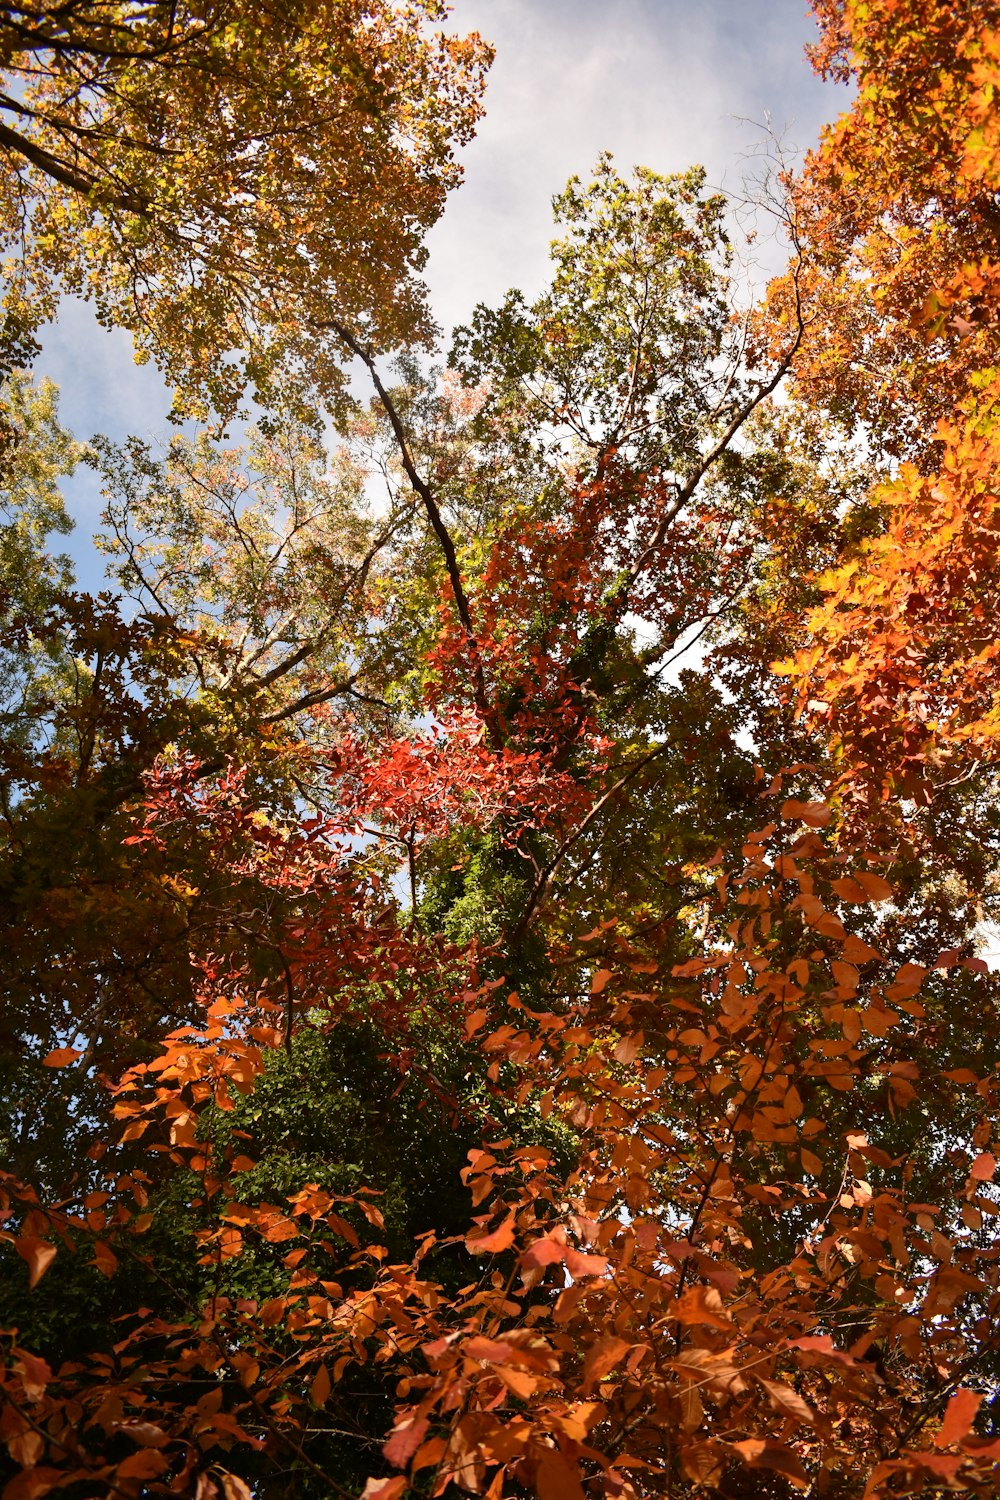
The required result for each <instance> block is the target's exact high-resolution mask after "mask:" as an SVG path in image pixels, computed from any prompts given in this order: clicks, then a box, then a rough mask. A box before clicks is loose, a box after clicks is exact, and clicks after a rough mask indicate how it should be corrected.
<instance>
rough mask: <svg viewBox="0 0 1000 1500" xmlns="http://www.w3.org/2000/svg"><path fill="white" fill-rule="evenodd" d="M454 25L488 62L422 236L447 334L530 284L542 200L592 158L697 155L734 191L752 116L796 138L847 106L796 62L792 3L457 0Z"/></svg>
mask: <svg viewBox="0 0 1000 1500" xmlns="http://www.w3.org/2000/svg"><path fill="white" fill-rule="evenodd" d="M450 25H451V27H452V28H453V29H455V30H458V31H462V32H465V31H471V30H478V31H480V32H481V33H482V35H484V36H486V37H488V38H490V39H491V40H492V41H494V42H495V43H496V48H497V56H496V61H495V63H494V65H493V69H492V74H491V78H490V83H489V87H488V91H487V96H486V116H485V118H484V119H483V120H482V121H481V123H480V128H479V133H478V135H477V138H476V140H475V141H474V142H473V143H472V144H471V146H469V147H468V148H467V150H466V151H465V153H464V156H463V163H464V167H465V182H464V184H463V186H462V187H461V188H460V189H459V190H458V192H457V193H456V194H455V195H454V196H453V198H452V201H451V202H450V204H449V206H448V208H447V209H446V211H445V215H444V218H443V219H442V221H441V222H440V224H439V225H438V226H437V227H436V228H435V229H434V231H433V232H432V235H431V238H430V242H429V244H430V252H431V254H430V262H429V266H428V273H427V280H428V283H429V285H430V288H431V294H432V301H433V306H434V308H435V312H436V315H437V317H438V319H439V321H440V322H441V323H442V324H443V325H444V327H445V328H446V329H447V328H450V327H451V326H452V325H453V324H454V323H456V322H460V321H462V320H464V319H465V318H466V317H467V316H468V315H469V313H470V311H471V309H472V307H473V306H474V305H475V303H476V302H477V301H487V302H491V301H492V302H495V301H497V300H498V299H499V297H500V296H502V294H503V293H504V292H505V291H506V290H507V288H508V287H510V286H512V285H518V286H522V287H523V288H524V289H525V290H526V291H528V292H531V291H534V290H536V289H538V288H539V287H540V285H541V284H542V281H543V278H544V275H545V270H546V263H547V250H548V243H549V240H550V238H551V210H550V200H551V197H552V194H553V193H555V192H557V191H558V190H559V189H560V188H561V187H562V186H563V184H564V183H565V181H566V179H567V178H568V177H569V176H571V175H572V174H574V173H577V174H579V175H581V176H585V175H586V173H587V172H589V170H590V168H591V167H592V165H593V163H594V161H595V159H596V157H597V155H598V153H599V152H600V151H602V150H605V149H607V150H611V151H612V152H613V153H614V154H615V157H616V159H617V161H618V163H619V165H620V166H621V167H623V168H629V167H632V166H634V165H636V164H637V163H641V164H642V165H645V166H649V167H652V168H653V169H654V170H657V171H662V172H675V171H681V170H683V169H684V168H686V167H688V166H690V165H691V164H692V163H694V162H700V163H703V164H704V165H705V167H706V169H707V171H708V174H709V181H710V182H711V183H712V184H713V185H715V186H723V187H730V188H738V186H739V184H740V180H741V177H742V166H741V157H743V156H745V155H746V153H748V152H749V151H751V150H753V148H754V147H755V145H757V144H758V143H759V141H760V139H761V135H760V131H759V130H758V129H756V128H755V126H754V124H753V123H752V122H754V121H756V122H757V124H758V125H760V124H762V123H763V121H764V119H765V117H767V116H770V118H771V120H772V122H773V125H774V128H775V129H776V130H777V131H778V132H779V133H782V132H784V131H786V130H787V131H788V132H789V143H790V145H792V146H808V145H809V144H811V143H812V142H813V141H815V139H816V137H817V134H818V131H819V129H820V127H821V125H822V124H823V123H824V121H825V120H827V119H828V118H830V117H831V116H832V115H834V114H835V113H836V112H837V111H838V109H840V108H842V107H843V100H844V94H843V92H842V91H841V90H839V89H836V88H834V87H832V86H830V85H824V84H823V83H821V81H820V80H819V79H817V78H816V77H815V75H814V74H813V72H812V70H811V68H810V67H809V64H808V62H807V61H806V59H805V56H804V55H803V48H804V46H805V44H806V43H807V42H809V41H811V40H812V39H813V38H814V36H815V28H814V26H813V23H812V21H811V20H810V19H809V17H808V15H807V14H806V12H805V9H804V6H803V5H802V4H801V3H800V0H703V3H701V4H698V3H695V0H454V6H453V12H452V16H451V21H450Z"/></svg>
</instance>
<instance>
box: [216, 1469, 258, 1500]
mask: <svg viewBox="0 0 1000 1500" xmlns="http://www.w3.org/2000/svg"><path fill="white" fill-rule="evenodd" d="M222 1493H223V1494H224V1495H225V1497H226V1500H253V1494H252V1491H251V1490H250V1488H249V1486H248V1485H247V1484H246V1483H245V1482H244V1481H243V1480H242V1479H240V1478H238V1477H237V1475H235V1474H223V1476H222Z"/></svg>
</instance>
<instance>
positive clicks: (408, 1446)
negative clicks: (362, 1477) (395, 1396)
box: [365, 1415, 431, 1494]
mask: <svg viewBox="0 0 1000 1500" xmlns="http://www.w3.org/2000/svg"><path fill="white" fill-rule="evenodd" d="M430 1425H431V1424H430V1423H429V1422H428V1420H427V1418H426V1417H418V1416H416V1415H410V1416H408V1417H405V1418H404V1419H403V1421H402V1422H400V1423H399V1424H398V1425H397V1426H396V1427H394V1428H393V1429H392V1432H391V1433H390V1434H389V1438H388V1440H387V1442H386V1443H385V1446H384V1447H383V1449H382V1452H383V1454H384V1455H385V1457H386V1459H387V1460H388V1461H389V1463H391V1464H394V1465H395V1467H396V1468H397V1469H404V1468H405V1467H406V1465H407V1464H408V1463H409V1462H410V1459H411V1458H412V1457H413V1455H414V1453H416V1451H417V1449H418V1448H419V1447H420V1444H421V1443H422V1442H423V1440H424V1438H425V1437H426V1435H427V1429H428V1427H430ZM369 1482H370V1481H369ZM365 1493H366V1494H367V1493H368V1492H367V1490H366V1491H365Z"/></svg>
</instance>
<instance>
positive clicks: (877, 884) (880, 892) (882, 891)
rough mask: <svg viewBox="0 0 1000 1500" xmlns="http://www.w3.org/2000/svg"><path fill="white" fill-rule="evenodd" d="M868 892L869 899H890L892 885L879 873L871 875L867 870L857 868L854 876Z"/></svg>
mask: <svg viewBox="0 0 1000 1500" xmlns="http://www.w3.org/2000/svg"><path fill="white" fill-rule="evenodd" d="M854 878H855V879H856V880H857V881H858V882H859V883H860V884H861V885H863V886H864V888H865V890H866V891H867V892H868V899H869V901H891V900H892V886H891V885H890V884H889V882H888V880H883V878H882V876H881V875H872V874H871V873H870V871H868V870H858V871H857V873H856V874H855V877H854Z"/></svg>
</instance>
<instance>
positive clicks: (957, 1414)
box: [934, 1389, 983, 1448]
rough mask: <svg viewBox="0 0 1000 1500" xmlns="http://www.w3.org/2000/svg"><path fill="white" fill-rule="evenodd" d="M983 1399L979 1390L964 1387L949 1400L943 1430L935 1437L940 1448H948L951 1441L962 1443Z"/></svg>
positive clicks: (942, 1424)
mask: <svg viewBox="0 0 1000 1500" xmlns="http://www.w3.org/2000/svg"><path fill="white" fill-rule="evenodd" d="M982 1400H983V1398H982V1396H981V1395H980V1394H979V1392H978V1391H968V1390H964V1389H963V1390H960V1391H956V1392H955V1394H954V1396H952V1398H951V1400H950V1401H949V1402H948V1406H947V1409H946V1411H945V1414H944V1421H943V1422H942V1423H941V1431H940V1432H939V1433H938V1434H937V1436H936V1437H935V1439H934V1442H935V1443H936V1445H937V1446H938V1447H939V1448H947V1447H948V1446H949V1445H950V1444H951V1443H960V1442H961V1440H962V1438H964V1437H966V1436H967V1434H968V1432H969V1430H970V1428H971V1427H972V1423H973V1421H974V1419H975V1415H976V1412H977V1411H978V1410H979V1408H980V1405H981V1404H982Z"/></svg>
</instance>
